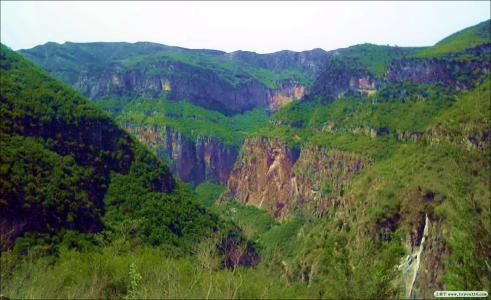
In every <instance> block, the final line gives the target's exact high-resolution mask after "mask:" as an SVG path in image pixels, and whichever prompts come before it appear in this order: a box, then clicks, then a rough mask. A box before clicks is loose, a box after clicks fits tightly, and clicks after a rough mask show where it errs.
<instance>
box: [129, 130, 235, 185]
mask: <svg viewBox="0 0 491 300" xmlns="http://www.w3.org/2000/svg"><path fill="white" fill-rule="evenodd" d="M123 126H124V128H125V129H126V130H127V131H128V132H130V133H133V134H134V135H135V136H136V137H137V138H138V140H140V142H142V143H143V144H145V145H146V146H147V147H149V148H150V149H151V150H152V151H153V152H154V153H156V154H157V156H158V157H159V158H161V159H163V160H164V161H165V162H167V163H168V165H169V167H170V168H171V170H172V171H173V172H174V173H175V174H176V175H177V176H179V178H181V179H182V180H184V181H186V182H189V183H192V184H199V183H200V182H202V181H205V180H209V181H214V182H218V183H221V184H226V182H227V178H228V175H229V174H230V171H231V170H232V167H233V165H234V163H235V160H236V158H237V155H238V152H239V149H238V147H237V146H233V145H227V144H223V143H222V142H220V141H218V140H216V139H215V138H210V137H197V138H191V137H189V136H187V135H186V134H183V133H181V132H179V131H177V130H176V129H175V128H173V127H165V126H162V127H160V126H153V127H145V126H143V127H142V126H138V125H135V124H133V123H125V124H123Z"/></svg>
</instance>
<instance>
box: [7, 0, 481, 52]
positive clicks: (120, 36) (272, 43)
mask: <svg viewBox="0 0 491 300" xmlns="http://www.w3.org/2000/svg"><path fill="white" fill-rule="evenodd" d="M0 3H1V42H2V43H4V44H6V45H7V46H9V47H11V48H13V49H15V50H17V49H23V48H31V47H33V46H36V45H39V44H44V43H46V42H48V41H52V42H58V43H63V42H65V41H71V42H97V41H107V42H113V41H126V42H137V41H150V42H157V43H162V44H167V45H173V46H181V47H187V48H210V49H219V50H224V51H234V50H239V49H241V50H250V51H256V52H259V53H267V52H273V51H278V50H283V49H289V50H297V51H298V50H309V49H313V48H323V49H325V50H331V49H336V48H341V47H347V46H351V45H355V44H360V43H365V42H369V43H374V44H383V45H385V44H390V45H398V46H427V45H433V44H434V43H436V42H437V41H439V40H440V39H442V38H444V37H445V36H447V35H449V34H452V33H454V32H455V31H458V30H460V29H463V28H465V27H468V26H471V25H475V24H477V23H479V22H481V21H484V20H487V19H489V18H490V1H478V2H469V1H462V2H454V1H452V2H440V1H438V2H368V3H367V2H304V1H302V2H92V1H87V2H83V1H82V2H72V1H70V2H57V1H55V2H38V1H35V2H18V1H15V2H8V1H1V2H0Z"/></svg>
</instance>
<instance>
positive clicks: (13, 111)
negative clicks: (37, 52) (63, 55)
mask: <svg viewBox="0 0 491 300" xmlns="http://www.w3.org/2000/svg"><path fill="white" fill-rule="evenodd" d="M0 58H1V75H2V76H1V90H0V91H1V93H0V97H1V128H0V129H1V131H0V134H1V142H0V143H1V147H0V149H1V152H2V153H1V154H2V155H1V161H0V162H1V168H0V172H1V174H0V175H1V176H0V178H1V179H0V180H1V181H0V200H1V202H0V204H1V210H0V214H1V220H2V221H1V233H2V249H6V248H8V247H10V246H11V245H12V242H13V241H14V240H15V239H16V238H17V237H20V236H23V238H24V240H26V241H30V240H29V238H28V237H29V236H36V235H37V236H44V237H46V238H53V237H54V236H59V235H61V236H63V234H64V233H66V232H67V231H71V232H75V233H77V232H78V233H95V232H101V231H103V230H106V231H107V230H109V231H111V230H116V228H118V227H119V226H121V224H123V223H125V222H136V223H138V224H139V225H138V227H135V228H133V229H131V230H132V231H133V234H135V235H136V236H139V238H140V239H142V240H143V241H144V242H146V243H150V244H153V245H159V244H167V245H169V246H178V247H180V246H183V247H188V246H190V245H191V244H192V243H194V242H195V241H197V240H198V239H200V238H202V236H203V235H206V234H208V233H209V232H213V231H216V230H217V226H218V221H217V217H216V216H214V215H212V214H209V213H208V212H207V211H206V210H205V209H204V208H203V207H201V206H200V205H199V204H197V203H196V202H194V200H193V197H192V194H191V192H190V191H189V190H187V189H186V188H185V187H184V186H183V184H182V183H179V182H178V183H177V184H176V180H175V179H174V178H173V176H172V174H171V173H170V171H169V169H168V168H167V167H166V166H165V165H164V164H163V163H162V162H160V161H159V160H158V159H157V158H156V157H155V155H153V154H152V153H150V152H149V151H148V150H146V149H145V148H144V147H143V146H142V145H141V144H140V143H139V142H136V141H135V140H134V139H133V138H132V137H131V136H130V135H129V134H128V133H126V132H125V131H124V130H123V129H121V128H120V127H118V125H117V124H116V123H115V122H114V121H113V120H112V119H111V118H110V117H109V116H108V115H107V114H106V113H104V112H102V111H101V110H100V109H98V108H97V107H95V106H94V105H93V104H90V103H89V102H88V101H87V100H86V99H84V98H83V97H82V96H80V95H79V94H78V93H77V92H75V91H74V90H73V89H71V88H70V87H68V86H66V85H65V84H63V83H60V82H58V81H56V80H54V79H52V78H51V77H50V76H49V75H48V74H47V73H45V72H44V71H41V70H39V69H38V68H37V67H35V66H34V65H33V64H32V63H30V62H29V61H27V60H26V59H25V58H23V57H22V56H20V55H19V54H17V53H15V52H13V51H11V50H9V49H8V48H7V47H5V46H3V45H2V46H1V57H0ZM136 223H135V224H136ZM126 226H127V225H126ZM116 231H117V230H116ZM34 239H35V238H34ZM21 244H22V243H17V245H21Z"/></svg>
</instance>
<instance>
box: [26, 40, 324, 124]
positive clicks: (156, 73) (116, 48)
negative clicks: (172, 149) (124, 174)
mask: <svg viewBox="0 0 491 300" xmlns="http://www.w3.org/2000/svg"><path fill="white" fill-rule="evenodd" d="M20 53H21V54H23V55H24V56H25V57H27V58H29V59H30V60H32V61H34V62H35V63H36V64H38V65H39V66H41V67H42V68H44V69H45V70H47V71H48V72H50V73H51V74H53V75H54V76H55V77H56V78H58V79H60V80H62V81H64V82H66V83H68V84H70V85H72V86H73V87H74V88H75V89H76V90H78V91H79V92H81V93H82V94H84V95H85V96H87V97H89V98H91V99H93V100H100V99H113V98H124V99H134V98H142V97H143V98H161V97H166V98H168V99H170V100H174V101H189V102H191V103H192V104H195V105H198V106H202V107H204V108H207V109H212V110H216V111H219V112H221V113H224V114H227V115H230V114H236V113H240V112H244V111H246V110H250V109H254V108H256V107H269V108H270V109H273V110H274V109H277V108H278V107H280V106H281V105H283V104H284V103H286V102H288V101H292V100H294V99H297V100H298V99H299V98H300V97H301V96H303V91H304V89H305V88H306V87H308V86H309V85H310V83H311V82H312V81H313V79H314V75H315V73H316V71H317V70H318V69H319V68H320V66H322V64H323V63H324V61H325V59H326V57H327V53H326V52H325V51H323V50H320V49H315V50H312V51H304V52H292V51H282V52H277V53H272V54H264V55H262V54H257V53H254V52H244V51H237V52H232V53H225V52H221V51H216V50H194V49H185V48H178V47H170V46H165V45H160V44H154V43H135V44H129V43H87V44H77V43H68V42H67V43H65V44H62V45H60V44H56V43H47V44H45V45H42V46H37V47H34V48H32V49H28V50H21V51H20ZM117 108H118V107H115V108H114V109H117Z"/></svg>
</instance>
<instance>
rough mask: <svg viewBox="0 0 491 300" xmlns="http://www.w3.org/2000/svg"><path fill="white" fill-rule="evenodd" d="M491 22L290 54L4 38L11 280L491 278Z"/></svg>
mask: <svg viewBox="0 0 491 300" xmlns="http://www.w3.org/2000/svg"><path fill="white" fill-rule="evenodd" d="M490 24H491V22H490V21H489V20H488V21H485V22H482V23H480V24H477V25H476V26H473V27H470V28H466V29H464V30H462V31H459V32H457V33H455V34H453V35H451V36H449V37H447V38H445V39H443V40H441V41H440V42H439V43H437V44H435V45H434V46H432V47H391V46H378V45H372V44H362V45H355V46H352V47H349V48H345V49H338V50H334V51H323V50H320V49H316V50H312V51H304V52H293V51H281V52H277V53H272V54H256V53H253V52H244V51H238V52H232V53H225V52H221V51H215V50H191V49H184V48H178V47H170V46H165V45H159V44H152V43H136V44H127V43H88V44H77V43H66V44H62V45H60V44H56V43H48V44H46V45H42V46H37V47H34V48H32V49H27V50H22V51H19V52H15V51H12V50H11V49H9V48H8V47H7V46H5V45H1V51H0V70H1V78H0V99H1V103H0V120H1V123H0V153H1V155H0V233H1V240H0V250H1V261H0V263H1V274H0V276H1V286H0V296H5V297H9V298H12V299H13V298H23V299H31V298H42V299H52V298H77V299H80V298H91V299H93V298H125V299H142V298H154V299H155V298H191V299H196V298H206V299H208V298H212V299H216V298H226V299H235V298H254V299H259V298H261V299H263V298H266V299H271V298H300V299H305V298H315V299H317V298H329V299H332V298H343V299H345V298H356V299H361V298H363V299H383V298H429V297H432V296H433V292H434V291H436V290H486V291H489V290H490V284H491V278H490V274H491V267H490V265H491V259H490V257H491V240H490V236H491V228H490V222H491V220H490V215H491V214H490V213H491V212H490V206H489V201H490V197H491V194H490V190H489V184H490V182H491V181H490V180H491V177H490V167H491V165H490V163H491V160H490V157H491V156H490V155H491V152H490V151H491V149H490V146H491V144H490V141H491V128H490V126H491V121H490V120H491V105H490V99H491V94H490V90H491V76H490V69H491V37H490ZM248 97H250V99H249V100H247V99H248ZM231 99H235V100H231ZM227 101H228V102H227ZM228 103H230V105H228Z"/></svg>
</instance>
